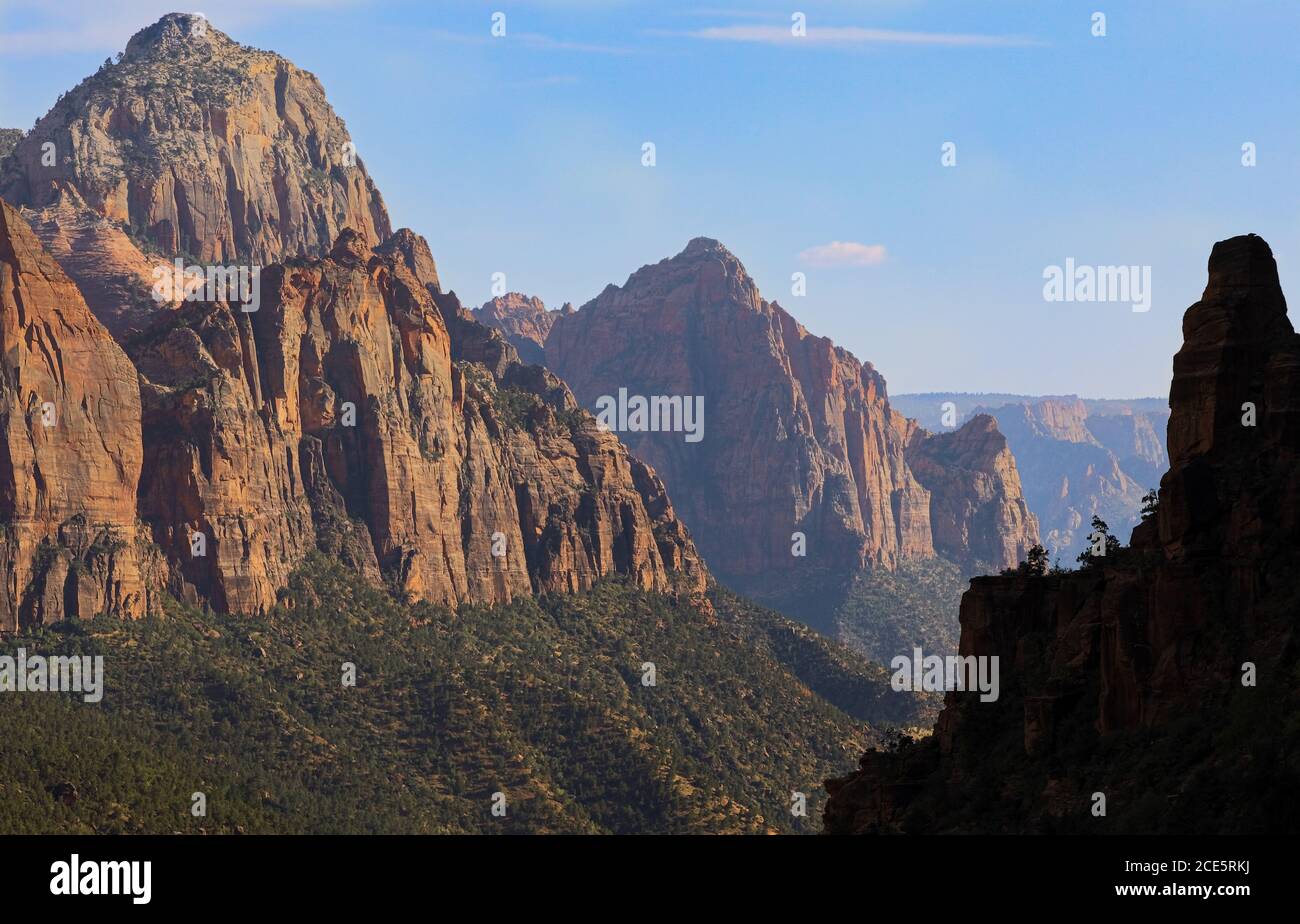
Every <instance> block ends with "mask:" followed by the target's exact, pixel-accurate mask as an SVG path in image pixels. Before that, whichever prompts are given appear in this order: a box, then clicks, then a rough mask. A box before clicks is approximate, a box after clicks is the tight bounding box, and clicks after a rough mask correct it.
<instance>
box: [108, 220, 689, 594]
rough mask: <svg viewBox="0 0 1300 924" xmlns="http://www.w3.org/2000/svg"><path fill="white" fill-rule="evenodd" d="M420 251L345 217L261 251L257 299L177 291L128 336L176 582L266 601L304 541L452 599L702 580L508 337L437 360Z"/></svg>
mask: <svg viewBox="0 0 1300 924" xmlns="http://www.w3.org/2000/svg"><path fill="white" fill-rule="evenodd" d="M417 257H418V258H419V259H417ZM426 259H427V265H426V264H425V263H424V262H423V261H425V260H426ZM432 267H433V261H432V257H431V256H428V249H427V246H426V245H425V244H424V242H423V241H422V240H420V239H418V238H416V237H415V236H414V235H410V234H409V232H404V233H403V234H402V236H401V237H399V238H398V239H397V240H395V241H392V242H389V245H388V246H385V247H383V248H380V249H379V250H372V249H371V248H369V247H368V246H367V245H366V242H365V240H364V238H363V237H362V236H361V235H360V234H358V233H355V232H351V231H347V232H344V233H343V234H342V235H341V236H340V238H339V241H338V242H337V243H336V245H335V246H334V248H333V249H332V250H331V252H330V254H329V255H328V256H327V257H325V258H323V259H314V260H313V259H303V260H296V261H291V262H289V263H286V264H283V265H275V266H272V267H269V268H267V269H266V270H264V271H263V273H262V304H261V307H260V309H259V310H258V311H257V312H253V313H248V314H245V313H243V312H241V311H239V310H238V306H236V308H235V309H234V310H232V308H231V307H230V306H227V305H225V304H208V303H203V304H198V305H193V306H189V305H187V306H185V307H184V308H182V309H181V310H179V311H178V312H177V313H176V314H174V315H167V316H164V317H162V318H160V319H159V320H158V322H157V323H156V324H155V326H154V327H152V328H150V329H149V330H148V331H146V332H145V333H144V334H143V335H141V336H139V337H137V338H134V339H133V340H132V341H131V342H130V344H129V348H130V352H131V355H132V357H133V358H134V359H135V361H136V364H137V366H138V368H139V370H140V373H141V377H142V382H143V385H142V390H143V393H144V421H145V423H144V433H145V466H144V476H143V479H142V483H141V488H140V503H141V513H142V516H143V517H144V519H145V520H146V521H147V522H149V523H150V525H151V526H152V527H153V532H154V538H155V539H156V540H157V542H158V543H159V545H160V546H161V547H162V548H163V549H164V550H166V551H167V553H168V556H169V558H170V560H171V561H172V562H173V563H174V567H175V569H176V571H177V573H178V574H179V575H180V578H181V580H182V582H183V585H182V586H183V587H184V588H185V589H186V591H187V592H189V593H192V594H195V595H197V596H200V597H203V598H206V599H209V600H211V601H212V602H213V603H214V605H217V606H218V607H220V608H223V609H231V610H241V611H244V610H246V611H256V610H261V609H264V608H266V607H268V606H270V605H271V604H272V603H273V602H274V600H275V594H276V591H277V589H278V588H280V587H282V586H284V583H285V580H286V578H287V575H288V573H289V572H290V571H291V570H292V569H293V568H294V567H295V566H296V565H297V564H298V563H299V562H300V561H301V560H302V558H303V556H304V555H305V553H306V551H307V550H308V549H310V548H311V547H313V546H314V545H319V546H320V547H322V548H324V549H326V550H327V551H330V552H332V553H334V554H337V555H340V556H342V557H343V558H344V559H345V560H347V561H349V562H350V563H351V564H353V565H354V567H357V568H359V569H361V570H362V571H363V572H365V573H370V574H375V573H383V574H384V575H385V576H387V578H388V579H389V581H390V583H391V584H392V585H393V586H394V587H395V588H396V589H398V590H400V591H401V592H402V593H403V594H405V595H407V596H409V597H411V598H412V599H424V600H431V601H435V602H438V603H444V604H448V605H451V606H455V605H458V604H459V603H462V602H466V601H473V602H482V603H496V602H505V601H508V600H510V599H512V597H514V596H517V595H519V594H528V593H532V592H546V591H553V590H579V589H583V588H586V587H589V586H590V585H591V584H592V582H593V581H594V580H596V579H597V578H598V577H600V576H602V575H605V574H609V573H613V572H616V571H617V572H620V573H626V574H629V575H631V576H632V577H633V578H634V580H635V582H636V583H637V584H638V585H639V586H642V587H645V588H654V589H659V590H665V589H669V588H670V587H679V586H680V587H684V588H685V589H688V590H699V589H702V587H703V582H704V571H703V568H702V566H701V565H700V562H699V560H698V557H697V556H696V553H695V551H694V548H693V546H692V544H691V541H690V539H689V537H688V536H687V535H686V533H685V530H684V529H683V528H682V527H681V525H680V524H679V523H678V522H677V521H676V519H675V517H674V514H673V510H672V507H671V505H670V504H669V503H668V501H667V498H666V496H665V494H664V491H663V487H662V485H661V484H660V483H659V481H658V479H657V478H656V477H655V475H654V473H653V472H652V471H650V470H649V469H648V468H647V467H646V466H645V465H643V464H642V463H640V462H639V461H637V460H635V459H633V458H631V457H630V456H629V455H628V453H627V451H626V449H625V448H624V447H623V446H622V444H620V443H619V442H618V440H617V439H616V438H615V437H614V436H613V435H612V434H608V433H602V432H601V431H599V430H598V429H597V427H596V425H595V421H594V420H593V419H592V418H591V417H590V415H586V414H584V413H583V412H581V411H580V410H578V409H577V407H576V405H575V403H574V401H573V399H572V397H571V396H570V395H569V394H568V392H567V389H565V388H564V386H563V384H562V383H560V382H559V381H558V380H556V379H555V378H554V377H553V376H549V375H548V374H547V373H545V371H544V370H541V369H532V370H530V369H529V368H527V367H524V366H521V365H520V364H519V363H518V362H516V361H513V360H511V359H510V358H509V357H506V359H505V362H504V363H503V364H502V365H501V372H500V374H499V375H498V374H496V373H494V372H493V371H492V370H491V369H489V368H487V367H486V366H483V365H479V364H477V363H472V362H465V361H459V362H454V361H453V344H452V338H451V335H450V334H449V332H448V327H447V324H446V323H445V321H444V317H443V314H442V311H441V310H440V308H439V305H438V303H437V302H436V301H435V298H434V293H433V292H432V291H430V288H429V286H428V284H426V283H425V282H424V281H423V280H421V279H419V278H417V276H416V275H415V271H414V270H417V269H422V270H424V271H425V272H429V271H432ZM435 278H436V277H435ZM467 323H472V322H467ZM195 534H202V535H203V536H204V537H205V543H206V554H205V555H203V556H196V555H193V554H191V541H192V537H193V536H194V535H195Z"/></svg>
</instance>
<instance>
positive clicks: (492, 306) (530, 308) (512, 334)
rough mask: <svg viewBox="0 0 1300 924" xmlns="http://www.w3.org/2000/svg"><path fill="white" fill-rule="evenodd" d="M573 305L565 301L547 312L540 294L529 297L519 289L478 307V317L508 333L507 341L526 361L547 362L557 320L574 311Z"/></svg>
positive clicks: (485, 323) (476, 316) (476, 310)
mask: <svg viewBox="0 0 1300 924" xmlns="http://www.w3.org/2000/svg"><path fill="white" fill-rule="evenodd" d="M573 310H574V309H573V305H571V304H570V303H569V302H565V303H564V306H563V307H562V308H559V309H558V310H555V311H547V310H546V305H545V304H543V302H542V300H541V299H540V298H538V297H537V296H536V295H534V296H533V297H531V298H529V297H528V296H526V295H521V294H520V293H518V292H508V293H506V294H505V295H500V296H497V297H496V298H494V299H492V300H491V301H488V302H485V303H484V304H483V307H481V308H477V309H475V310H474V312H473V314H474V319H475V320H476V321H478V322H479V323H480V324H483V325H486V326H487V327H492V328H495V329H497V330H499V331H501V333H503V334H505V337H506V340H507V342H509V344H510V345H511V346H513V347H514V348H515V349H516V350H518V351H519V358H520V359H522V360H523V361H524V362H526V363H536V364H541V363H544V362H546V338H547V336H548V335H549V334H550V333H551V328H552V327H554V326H555V321H556V319H558V318H561V317H564V316H565V315H570V314H573Z"/></svg>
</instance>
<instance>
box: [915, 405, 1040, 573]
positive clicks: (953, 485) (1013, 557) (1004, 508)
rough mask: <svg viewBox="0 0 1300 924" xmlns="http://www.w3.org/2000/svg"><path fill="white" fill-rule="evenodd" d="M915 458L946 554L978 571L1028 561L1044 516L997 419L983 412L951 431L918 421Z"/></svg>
mask: <svg viewBox="0 0 1300 924" xmlns="http://www.w3.org/2000/svg"><path fill="white" fill-rule="evenodd" d="M907 464H908V466H909V467H910V468H911V469H912V473H913V474H914V475H915V476H916V479H917V480H918V481H919V482H921V484H922V485H923V486H924V487H925V488H926V490H928V491H929V492H930V528H931V532H932V534H933V536H934V547H935V550H936V551H937V552H938V553H939V554H940V555H942V556H944V557H945V558H948V559H949V560H951V561H955V562H958V563H959V564H961V565H963V566H964V567H965V568H966V569H967V570H971V571H974V570H979V569H980V568H981V566H985V567H986V566H988V565H989V564H992V565H994V566H996V567H1006V566H1008V565H1009V564H1010V563H1014V562H1020V561H1024V560H1025V556H1026V554H1027V553H1028V552H1029V549H1030V547H1031V546H1032V545H1033V544H1034V542H1035V541H1037V537H1038V522H1037V519H1036V518H1035V517H1034V515H1033V514H1032V513H1030V512H1029V505H1028V504H1027V503H1026V502H1025V499H1024V497H1023V495H1022V494H1021V490H1020V475H1019V473H1018V472H1017V471H1016V460H1015V459H1014V458H1013V457H1012V455H1011V450H1010V449H1008V448H1007V439H1006V437H1004V436H1003V435H1002V434H1001V433H999V432H998V424H997V421H996V420H994V419H993V418H992V417H990V416H989V415H987V414H979V415H977V416H975V417H972V418H971V419H970V420H968V421H967V422H966V423H965V424H963V425H962V426H961V427H960V428H959V429H957V430H954V431H952V432H950V433H940V434H931V433H927V432H926V431H925V430H921V429H919V428H917V430H916V432H915V434H914V435H913V437H912V439H911V441H910V442H909V443H908V445H907Z"/></svg>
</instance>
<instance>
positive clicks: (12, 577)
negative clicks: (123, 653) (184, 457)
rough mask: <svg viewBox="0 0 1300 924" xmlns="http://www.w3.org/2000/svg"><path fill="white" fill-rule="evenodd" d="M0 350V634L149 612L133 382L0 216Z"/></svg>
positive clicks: (75, 299) (97, 330) (76, 301)
mask: <svg viewBox="0 0 1300 924" xmlns="http://www.w3.org/2000/svg"><path fill="white" fill-rule="evenodd" d="M0 337H2V339H3V342H2V343H0V372H2V373H3V374H2V375H0V631H14V630H15V629H17V628H18V627H19V626H28V625H32V624H38V623H47V622H54V621H57V620H60V619H64V618H69V617H77V616H92V615H96V614H99V613H114V614H117V615H121V616H138V615H141V614H143V613H145V612H147V611H149V610H150V609H152V608H153V606H154V605H155V603H156V596H157V593H158V592H159V590H160V589H161V587H160V584H159V579H160V570H159V568H158V559H157V553H156V550H154V549H152V548H151V546H150V543H149V542H148V536H147V533H143V532H142V530H141V529H140V527H139V524H138V521H137V519H136V507H135V496H136V486H137V481H138V479H139V476H140V466H141V457H142V450H141V441H140V393H139V389H138V387H137V384H136V374H135V369H134V368H132V366H131V363H130V361H129V360H128V359H127V358H126V356H125V355H124V354H123V352H122V350H121V349H120V348H119V347H118V346H117V344H116V343H114V342H113V339H112V338H111V337H110V336H109V335H108V332H107V331H105V330H104V328H103V326H102V325H101V324H100V323H99V322H98V321H97V320H95V317H94V315H92V314H91V313H90V311H89V309H88V308H87V307H86V303H85V302H84V301H83V300H82V298H81V295H80V294H79V293H78V292H77V288H76V286H75V285H73V283H72V281H71V280H70V279H69V278H68V277H67V276H66V275H65V274H64V273H63V271H62V270H61V269H60V268H59V266H58V264H57V263H56V262H55V261H54V259H53V258H52V257H51V256H50V255H49V253H47V252H46V251H45V250H44V249H43V248H42V247H41V244H40V242H39V241H38V240H37V238H36V236H35V235H34V234H33V233H32V231H31V229H30V228H28V227H27V225H26V223H25V222H24V221H23V220H22V218H21V217H20V216H19V214H18V213H17V211H16V210H14V209H13V208H11V207H10V206H9V205H7V204H5V203H0Z"/></svg>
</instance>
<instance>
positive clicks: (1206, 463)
mask: <svg viewBox="0 0 1300 924" xmlns="http://www.w3.org/2000/svg"><path fill="white" fill-rule="evenodd" d="M1183 337H1184V343H1183V346H1182V349H1181V350H1179V352H1178V354H1177V356H1175V357H1174V377H1173V383H1172V385H1171V388H1170V395H1169V405H1170V411H1171V414H1170V420H1169V431H1168V440H1169V443H1168V444H1169V456H1170V470H1169V472H1168V473H1167V474H1166V475H1165V476H1164V478H1163V479H1162V481H1161V485H1160V494H1159V506H1158V509H1157V511H1156V512H1155V514H1154V516H1152V517H1150V518H1149V519H1147V520H1146V521H1144V522H1143V523H1142V524H1141V525H1140V526H1139V527H1138V528H1137V529H1135V530H1134V531H1133V536H1132V540H1131V546H1130V547H1129V548H1120V549H1115V550H1112V551H1111V552H1109V553H1108V554H1106V555H1105V556H1102V557H1100V558H1098V559H1096V560H1094V561H1093V562H1092V563H1091V564H1089V565H1087V566H1086V567H1084V568H1083V569H1082V570H1080V571H1077V572H1069V573H1052V574H1033V573H1027V571H1026V570H1025V569H1022V570H1021V572H1020V573H1015V574H1009V575H1005V576H1002V577H986V578H977V579H976V580H975V581H973V582H972V585H971V589H970V590H969V591H968V592H967V594H966V595H965V597H963V599H962V606H961V626H962V634H961V643H960V650H961V653H962V654H963V655H973V656H979V657H998V658H999V659H1000V665H1001V667H1000V675H1001V676H1000V681H1001V696H1000V697H999V698H998V699H997V700H996V701H995V702H981V701H980V699H979V697H978V695H975V694H968V693H949V694H948V696H947V699H946V704H945V708H944V711H943V713H942V714H941V716H940V719H939V722H938V725H937V728H936V734H935V736H934V737H933V739H932V740H929V741H923V742H921V743H920V744H916V745H913V746H911V747H909V748H904V749H903V752H902V753H894V754H886V753H872V754H869V755H868V756H867V757H865V758H864V759H863V763H862V768H861V769H860V770H859V772H857V773H855V774H852V775H850V776H848V777H845V778H843V779H839V780H832V781H829V782H828V784H827V786H828V789H829V790H830V792H831V799H830V801H829V803H828V805H827V808H826V812H825V822H826V827H827V829H828V830H831V831H890V830H905V831H943V830H1013V831H1030V830H1173V831H1177V830H1182V831H1192V830H1195V831H1200V832H1212V831H1219V830H1225V831H1236V832H1237V833H1241V832H1242V831H1246V830H1273V829H1277V830H1288V829H1292V830H1293V829H1294V823H1295V821H1296V818H1295V814H1296V813H1295V811H1294V809H1293V808H1292V807H1291V806H1292V805H1293V804H1294V801H1293V799H1292V798H1291V792H1292V791H1293V789H1294V786H1295V784H1296V781H1297V779H1298V778H1300V771H1298V770H1297V767H1296V766H1295V763H1294V760H1292V759H1291V758H1289V757H1286V756H1285V755H1287V754H1294V753H1295V749H1296V745H1297V741H1296V740H1295V739H1296V737H1297V733H1296V732H1295V730H1294V725H1285V724H1283V723H1281V721H1280V716H1285V715H1291V714H1294V710H1295V708H1296V707H1297V699H1298V698H1300V697H1298V695H1297V694H1298V692H1300V691H1298V690H1297V683H1296V677H1297V676H1300V675H1298V674H1297V671H1296V668H1297V662H1298V661H1300V652H1298V651H1297V639H1296V633H1295V629H1296V617H1295V613H1296V607H1295V603H1296V600H1297V598H1298V597H1300V581H1298V580H1297V575H1298V574H1300V482H1298V481H1297V479H1296V478H1295V474H1294V473H1295V469H1296V465H1297V463H1300V337H1298V336H1297V335H1296V334H1295V332H1294V331H1293V329H1292V326H1291V324H1290V322H1289V320H1288V319H1287V315H1286V303H1285V300H1284V299H1283V296H1282V292H1281V288H1280V286H1279V283H1278V276H1277V267H1276V264H1275V263H1274V260H1273V256H1272V253H1271V252H1270V250H1269V248H1268V246H1267V245H1266V244H1265V243H1264V242H1263V241H1262V240H1261V239H1260V238H1258V237H1255V236H1253V235H1251V236H1247V237H1238V238H1233V239H1231V240H1228V241H1223V242H1220V243H1218V244H1216V245H1215V247H1214V250H1213V253H1212V254H1211V257H1210V262H1209V284H1208V285H1207V286H1206V289H1205V293H1204V295H1203V296H1202V298H1201V300H1200V301H1199V302H1197V303H1196V304H1195V305H1193V306H1192V307H1191V308H1189V309H1188V311H1187V313H1186V315H1185V316H1184V318H1183ZM1187 717H1194V719H1192V720H1191V722H1190V724H1189V723H1188V721H1185V720H1186V718H1187ZM1098 753H1104V754H1105V759H1104V760H1092V757H1091V756H1092V755H1095V754H1098ZM973 768H977V769H973ZM994 779H995V780H996V781H997V785H996V786H995V787H994V789H995V792H996V794H995V795H994V796H993V797H992V798H990V797H989V795H988V792H987V789H986V790H985V792H984V794H983V795H982V796H980V797H979V798H976V792H977V790H978V789H979V787H980V786H981V785H983V786H985V787H987V786H990V785H992V784H991V783H990V780H994ZM1094 793H1101V794H1102V795H1104V796H1105V797H1106V799H1107V806H1108V807H1107V814H1106V815H1105V816H1097V815H1094V814H1093V812H1092V811H1091V809H1092V807H1093V806H1094V805H1095V804H1096V798H1095V796H1094Z"/></svg>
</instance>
